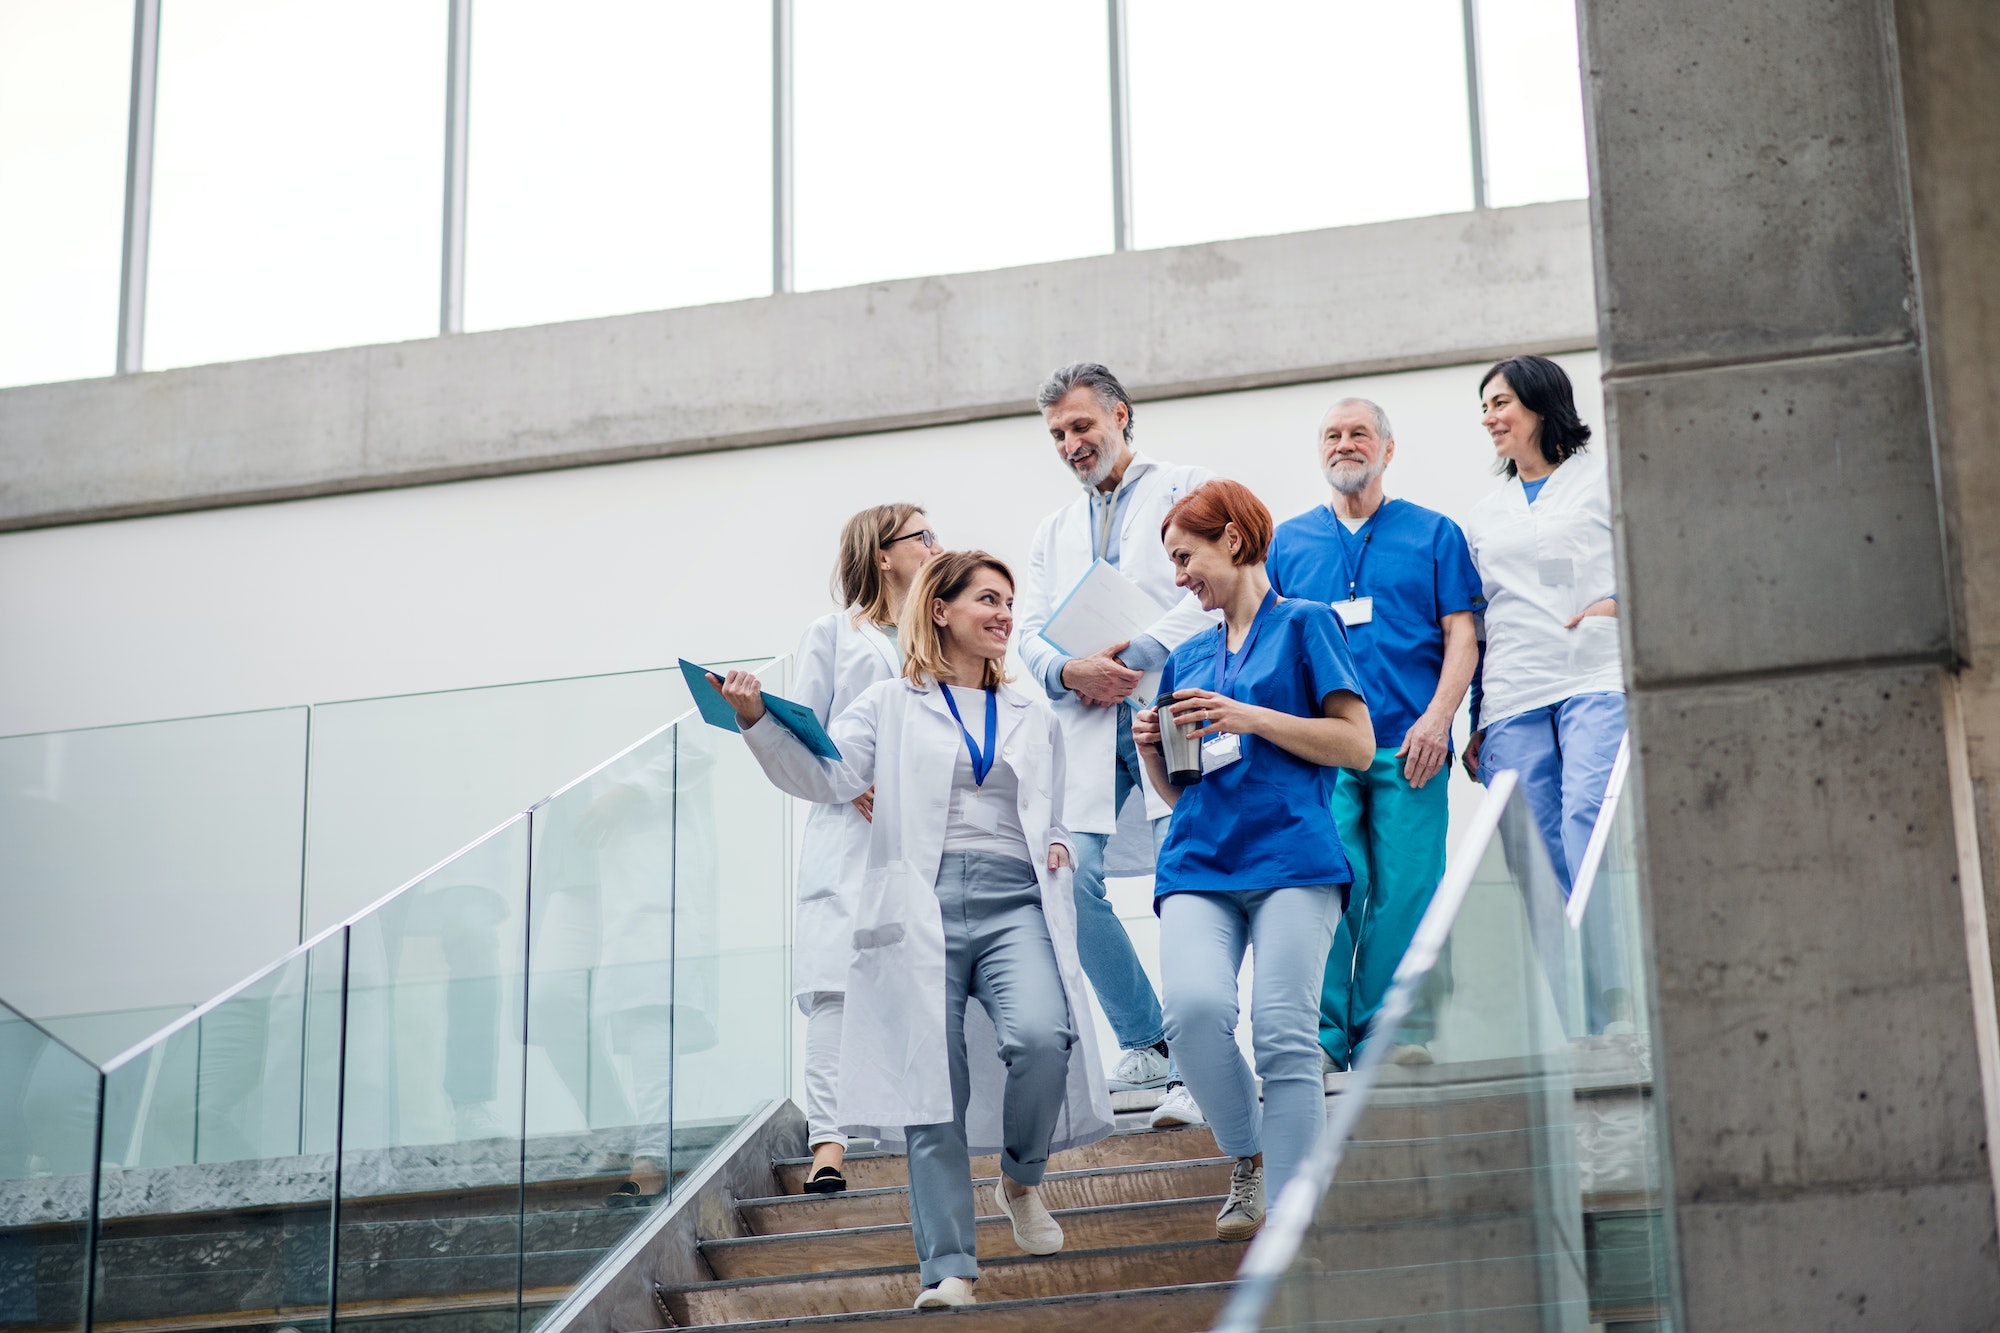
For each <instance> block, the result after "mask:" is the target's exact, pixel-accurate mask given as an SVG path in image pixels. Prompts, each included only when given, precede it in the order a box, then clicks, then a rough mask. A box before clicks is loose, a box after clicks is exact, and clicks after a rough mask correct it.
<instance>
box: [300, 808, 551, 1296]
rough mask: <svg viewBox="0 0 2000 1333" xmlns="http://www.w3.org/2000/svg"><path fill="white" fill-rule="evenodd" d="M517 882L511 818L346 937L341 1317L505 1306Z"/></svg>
mask: <svg viewBox="0 0 2000 1333" xmlns="http://www.w3.org/2000/svg"><path fill="white" fill-rule="evenodd" d="M527 880H528V820H527V817H526V816H520V817H517V818H515V819H514V820H512V821H510V822H509V823H508V824H506V825H505V826H504V827H502V828H499V829H496V830H495V831H494V832H493V833H491V834H489V835H487V837H485V838H484V839H482V840H481V841H479V842H478V843H475V844H474V845H473V846H471V847H468V848H466V849H465V850H464V851H463V852H461V853H459V854H458V855H457V856H456V857H454V858H452V859H451V860H450V861H448V862H446V863H445V864H444V865H442V866H439V867H438V868H437V869H436V870H434V871H432V872H431V873H430V874H428V875H426V876H425V877H424V878H423V879H422V880H420V881H418V882H417V883H415V884H412V885H411V886H409V887H408V888H406V889H404V890H403V891H402V892H401V893H400V894H398V895H397V896H396V897H394V898H392V899H390V900H389V901H387V902H385V903H383V904H381V905H380V906H379V907H377V908H375V909H374V910H373V911H371V912H370V913H368V914H367V915H366V916H364V917H362V918H361V919H360V920H358V921H356V922H354V923H353V925H351V926H349V927H348V936H349V944H348V979H347V1041H346V1047H347V1058H346V1066H345V1080H344V1082H343V1086H342V1098H341V1122H340V1123H341V1148H340V1171H341V1176H340V1225H341V1233H340V1252H339V1257H338V1260H337V1265H338V1284H339V1285H338V1318H339V1319H340V1320H342V1321H352V1320H358V1319H363V1318H366V1317H367V1316H368V1315H369V1314H370V1313H371V1312H382V1311H384V1310H386V1309H389V1308H391V1307H394V1308H398V1309H402V1310H406V1311H408V1318H409V1319H411V1320H413V1321H417V1322H422V1320H423V1319H424V1318H427V1317H431V1316H432V1315H433V1314H434V1315H435V1317H436V1318H439V1319H451V1318H453V1317H461V1318H462V1317H463V1316H464V1315H465V1313H466V1312H467V1311H469V1310H473V1309H483V1310H489V1311H500V1310H505V1311H509V1312H511V1311H512V1310H513V1309H514V1308H515V1303H516V1301H517V1299H518V1293H519V1281H520V1219H521V1143H520V1140H521V1098H522V1081H521V1080H522V1069H521V1031H522V1012H523V1004H524V1000H525V995H524V991H525V987H524V985H523V980H524V978H523V951H524V946H525V939H524V934H525V931H526V927H527V907H528V901H527V899H528V893H527V889H528V884H527ZM454 1310H455V1311H457V1315H456V1316H454V1314H453V1313H452V1311H454Z"/></svg>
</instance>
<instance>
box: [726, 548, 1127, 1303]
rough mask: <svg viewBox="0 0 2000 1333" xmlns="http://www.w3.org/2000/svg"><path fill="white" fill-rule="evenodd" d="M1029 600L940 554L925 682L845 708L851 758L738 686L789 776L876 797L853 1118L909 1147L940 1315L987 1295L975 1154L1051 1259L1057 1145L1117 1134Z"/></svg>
mask: <svg viewBox="0 0 2000 1333" xmlns="http://www.w3.org/2000/svg"><path fill="white" fill-rule="evenodd" d="M1013 600H1014V580H1013V576H1012V574H1011V573H1009V572H1008V570H1007V567H1006V566H1005V565H1004V564H1002V563H1001V562H1000V561H998V560H996V559H994V558H993V557H992V556H989V555H986V554H985V553H984V552H979V551H962V552H956V553H953V554H949V555H944V556H940V557H939V558H938V559H936V560H934V561H932V562H931V563H930V564H929V565H927V566H926V567H925V568H924V570H923V572H922V574H920V575H919V576H918V579H917V582H916V585H915V586H914V587H913V588H912V590H911V592H910V596H909V600H908V602H907V603H906V604H905V606H904V608H903V616H902V620H901V622H900V641H901V644H902V647H903V650H904V653H905V661H904V667H903V676H902V677H901V678H900V679H898V680H894V681H886V682H883V683H881V684H878V685H874V686H871V687H869V689H867V690H866V691H864V692H863V693H862V695H861V697H860V698H859V699H857V700H855V702H854V704H853V706H852V707H850V708H849V709H848V710H847V711H846V712H844V713H842V714H841V715H840V716H839V717H837V718H836V719H834V723H833V726H832V727H831V728H830V733H831V735H832V738H833V741H834V743H835V745H837V746H838V747H839V750H840V753H841V758H840V759H838V760H829V759H820V758H816V757H815V756H814V755H813V754H812V753H811V752H810V751H809V750H807V749H806V747H805V746H804V745H803V744H801V743H800V742H799V741H798V740H797V739H796V738H794V737H793V736H792V735H791V734H790V733H789V732H787V731H785V730H784V729H783V728H781V727H780V726H779V725H778V724H777V723H776V722H775V721H773V720H772V719H770V718H769V717H768V716H767V715H766V712H765V709H764V706H763V702H762V697H761V695H760V693H759V689H758V684H757V681H756V679H755V678H754V677H752V676H751V675H749V674H748V673H746V672H737V671H732V672H731V673H730V675H729V678H728V680H727V681H725V682H723V683H722V692H723V697H724V698H726V699H728V700H729V702H730V704H731V706H733V707H734V708H735V710H736V714H737V721H738V723H739V725H740V726H741V727H742V730H743V739H744V740H745V741H746V742H747V743H748V744H749V746H750V749H751V752H752V753H753V754H754V755H755V756H756V757H757V761H758V762H759V763H760V764H761V765H763V768H764V771H765V773H766V774H767V775H769V776H770V778H771V780H772V781H773V782H775V783H776V784H777V785H778V786H779V787H781V788H782V789H784V790H785V791H788V792H791V793H792V794H793V795H795V796H799V797H801V798H803V799H805V800H810V801H819V802H825V803H831V802H835V801H851V800H853V799H854V798H855V797H856V796H859V795H860V794H861V793H863V792H865V791H867V790H869V789H870V788H871V787H873V788H874V790H875V808H874V816H875V817H874V821H873V823H872V824H871V825H870V828H869V836H868V853H867V870H866V872H865V874H864V875H863V877H862V881H861V890H860V892H859V893H858V894H857V895H856V896H855V898H854V899H853V901H852V933H851V939H852V942H853V945H854V957H853V961H852V963H851V965H850V967H849V970H848V975H847V1004H846V1017H845V1024H844V1030H843V1041H842V1051H841V1069H840V1090H839V1107H840V1119H841V1122H842V1128H843V1129H845V1130H847V1131H848V1132H849V1133H853V1134H862V1135H867V1136H869V1137H873V1138H877V1139H881V1140H883V1141H885V1142H888V1143H891V1144H896V1143H907V1144H908V1146H909V1156H910V1188H911V1196H910V1212H911V1224H912V1229H913V1232H914V1236H915V1240H916V1246H917V1256H918V1259H919V1269H920V1275H921V1277H922V1281H923V1286H924V1290H923V1292H922V1294H921V1295H920V1296H918V1298H917V1305H918V1308H920V1309H921V1308H926V1307H930V1306H942V1305H964V1304H969V1303H970V1302H971V1300H972V1282H973V1281H975V1280H976V1279H977V1277H978V1272H979V1268H978V1263H977V1260H976V1247H975V1245H974V1231H973V1222H974V1212H975V1210H974V1203H973V1193H972V1178H971V1169H970V1157H971V1156H972V1155H973V1154H976V1153H985V1152H996V1151H997V1152H999V1153H1000V1154H1001V1176H1002V1179H1001V1182H1000V1183H999V1185H998V1186H997V1187H996V1188H995V1191H994V1194H995V1199H994V1202H995V1206H996V1207H997V1209H998V1210H999V1211H1000V1212H1001V1213H1002V1214H1004V1215H1005V1216H1007V1217H1008V1218H1009V1219H1010V1220H1011V1222H1012V1223H1013V1230H1014V1239H1015V1243H1016V1244H1017V1245H1019V1246H1020V1247H1021V1248H1022V1249H1024V1250H1026V1251H1028V1252H1029V1253H1034V1254H1048V1253H1053V1252H1054V1251H1056V1250H1057V1249H1060V1248H1061V1246H1062V1229H1061V1228H1060V1227H1059V1226H1058V1225H1057V1224H1056V1222H1055V1219H1054V1218H1053V1217H1051V1216H1050V1215H1049V1212H1048V1209H1047V1207H1046V1206H1045V1205H1044V1204H1043V1203H1042V1201H1041V1198H1040V1191H1039V1188H1038V1186H1039V1185H1040V1182H1041V1179H1042V1175H1043V1173H1044V1172H1045V1171H1046V1169H1047V1166H1048V1158H1049V1154H1050V1153H1051V1152H1056V1151H1060V1150H1062V1149H1064V1148H1068V1147H1073V1146H1077V1145H1081V1144H1085V1143H1091V1142H1094V1141H1096V1140H1097V1139H1100V1138H1102V1137H1104V1136H1105V1135H1106V1134H1108V1133H1110V1132H1111V1124H1112V1121H1111V1104H1110V1094H1109V1092H1108V1091H1107V1089H1106V1088H1105V1085H1104V1079H1103V1075H1102V1074H1101V1072H1099V1071H1100V1070H1101V1065H1100V1064H1099V1061H1098V1056H1097V1051H1096V1042H1095V1039H1094V1035H1093V1031H1092V1024H1091V1020H1090V1002H1089V1000H1088V998H1086V997H1087V995H1088V992H1087V990H1086V989H1085V984H1086V983H1085V981H1084V977H1083V970H1082V967H1081V966H1080V965H1079V963H1078V962H1077V956H1076V905H1075V902H1074V899H1073V897H1072V894H1073V889H1072V887H1071V876H1072V869H1071V866H1072V863H1073V860H1074V853H1073V851H1072V848H1071V836H1070V834H1069V833H1068V832H1067V831H1066V830H1065V829H1064V827H1063V824H1062V793H1063V779H1064V771H1063V748H1062V747H1063V740H1062V731H1061V728H1060V727H1059V726H1058V725H1057V723H1056V719H1055V714H1054V712H1053V710H1051V709H1050V707H1049V705H1048V701H1047V700H1046V699H1045V698H1043V697H1042V696H1041V692H1039V691H1028V690H1021V689H1016V688H1015V687H1013V686H1012V685H1009V684H1007V683H1006V678H1005V675H1004V663H1005V661H1006V656H1007V643H1008V638H1009V636H1010V634H1011V633H1012V630H1013ZM968 998H976V999H978V1000H979V1002H980V1003H979V1004H978V1005H968V1004H967V1003H966V1001H967V999H968Z"/></svg>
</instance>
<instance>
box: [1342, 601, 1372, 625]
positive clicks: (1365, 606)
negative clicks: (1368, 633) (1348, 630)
mask: <svg viewBox="0 0 2000 1333" xmlns="http://www.w3.org/2000/svg"><path fill="white" fill-rule="evenodd" d="M1333 613H1334V614H1335V615H1337V616H1339V617H1340V623H1341V624H1343V625H1365V624H1367V623H1368V622H1369V621H1371V620H1373V619H1374V618H1375V599H1374V598H1373V597H1350V598H1348V599H1347V600H1346V601H1344V602H1335V603H1334V604H1333Z"/></svg>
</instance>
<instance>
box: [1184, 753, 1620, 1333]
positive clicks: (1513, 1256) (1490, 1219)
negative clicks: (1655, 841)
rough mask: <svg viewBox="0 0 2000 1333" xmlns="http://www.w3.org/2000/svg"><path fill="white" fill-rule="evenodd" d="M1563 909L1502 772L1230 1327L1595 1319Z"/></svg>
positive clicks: (1272, 1227)
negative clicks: (1562, 990) (1554, 969)
mask: <svg viewBox="0 0 2000 1333" xmlns="http://www.w3.org/2000/svg"><path fill="white" fill-rule="evenodd" d="M1561 911H1562V887H1561V885H1560V883H1559V881H1558V880H1557V878H1556V875H1555V872H1554V870H1553V868H1552V867H1551V865H1550V863H1549V858H1548V854H1547V851H1546V850H1545V848H1544V847H1543V846H1542V843H1541V839H1540V837H1539V836H1537V835H1535V833H1534V824H1533V820H1532V819H1531V818H1530V817H1529V815H1528V812H1527V809H1526V802H1525V800H1523V799H1522V798H1521V796H1520V794H1519V791H1518V789H1517V787H1516V786H1515V782H1514V776H1513V775H1512V774H1503V775H1501V776H1500V777H1499V778H1497V779H1496V780H1495V782H1494V784H1493V786H1492V788H1491V789H1490V790H1489V792H1488V794H1487V796H1486V797H1485V800H1484V802H1483V804H1482V805H1481V806H1480V808H1479V810H1478V812H1477V814H1476V815H1475V817H1474V821H1473V826H1472V827H1471V828H1470V829H1469V830H1468V831H1467V833H1466V835H1465V837H1464V838H1463V840H1462V841H1461V843H1460V846H1459V847H1458V849H1457V850H1456V851H1455V852H1454V853H1453V856H1452V859H1451V863H1450V866H1449V868H1448V869H1447V871H1446V874H1445V878H1444V881H1443V882H1442V883H1441V884H1440V885H1439V888H1438V892H1437V894H1436V896H1435V898H1434V900H1433V902H1432V906H1431V908H1430V910H1429V912H1428V913H1427V914H1426V916H1425V918H1424V923H1423V925H1422V927H1421V928H1420V929H1419V931H1418V935H1417V939H1416V941H1415V943H1413V944H1412V946H1411V948H1410V950H1409V953H1408V954H1407V955H1406V957H1405V958H1404V960H1403V963H1402V966H1401V967H1400V968H1399V970H1398V972H1397V976H1396V982H1395V984H1394V986H1392V987H1391V989H1390V993H1389V996H1388V998H1387V999H1386V1000H1385V1001H1384V1004H1383V1008H1382V1011H1381V1016H1380V1018H1378V1019H1377V1023H1378V1024H1379V1027H1380V1031H1381V1032H1382V1033H1383V1034H1393V1035H1390V1036H1389V1039H1387V1040H1382V1039H1380V1038H1379V1037H1378V1038H1376V1039H1373V1040H1370V1041H1369V1042H1367V1043H1366V1044H1365V1045H1364V1047H1363V1051H1362V1056H1361V1059H1360V1060H1359V1061H1358V1063H1357V1065H1356V1068H1355V1072H1354V1075H1353V1076H1352V1079H1351V1081H1350V1083H1349V1085H1348V1087H1347V1090H1346V1091H1345V1092H1344V1093H1343V1094H1342V1095H1341V1096H1339V1097H1337V1098H1336V1099H1335V1102H1334V1108H1333V1113H1332V1115H1331V1117H1330V1119H1329V1123H1328V1125H1327V1129H1326V1132H1325V1133H1324V1134H1323V1135H1322V1136H1321V1138H1320V1140H1319V1142H1318V1144H1317V1145H1316V1147H1315V1150H1314V1153H1313V1156H1312V1157H1311V1158H1310V1159H1309V1161H1308V1164H1307V1166H1306V1167H1305V1168H1303V1169H1302V1170H1301V1171H1300V1173H1299V1174H1298V1176H1296V1177H1295V1178H1294V1179H1293V1180H1292V1181H1291V1182H1290V1183H1289V1184H1288V1185H1287V1187H1286V1189H1285V1191H1284V1193H1283V1195H1282V1196H1281V1197H1280V1198H1279V1199H1278V1200H1276V1201H1275V1203H1274V1205H1273V1207H1272V1210H1271V1215H1270V1219H1269V1221H1268V1222H1267V1223H1266V1226H1265V1229H1264V1233H1263V1235H1262V1236H1260V1237H1259V1239H1258V1241H1257V1244H1256V1245H1255V1246H1254V1247H1253V1249H1252V1250H1251V1253H1250V1254H1249V1255H1248V1256H1247V1257H1246V1259H1245V1263H1244V1266H1243V1273H1242V1276H1243V1278H1244V1281H1243V1284H1242V1286H1241V1288H1240V1289H1239V1291H1238V1293H1237V1295H1236V1297H1235V1298H1234V1299H1233V1300H1232V1302H1231V1304H1230V1306H1229V1308H1228V1310H1227V1311H1226V1312H1225V1314H1224V1317H1223V1320H1222V1322H1221V1323H1220V1324H1219V1325H1218V1327H1219V1328H1223V1329H1229V1330H1249V1329H1259V1328H1311V1329H1357V1330H1358V1329H1376V1328H1399V1329H1401V1328H1407V1329H1433V1328H1435V1329H1440V1330H1443V1329H1457V1328H1482V1329H1486V1328H1493V1329H1515V1328H1519V1329H1537V1330H1563V1331H1569V1330H1574V1331H1575V1333H1583V1330H1585V1329H1587V1328H1589V1326H1590V1312H1589V1305H1588V1299H1587V1285H1586V1278H1587V1266H1586V1259H1585V1252H1584V1228H1583V1217H1582V1193H1581V1186H1580V1177H1579V1172H1578V1165H1577V1148H1576V1144H1577V1138H1576V1129H1575V1125H1574V1119H1573V1112H1572V1103H1573V1100H1574V1097H1573V1088H1572V1082H1571V1077H1570V1048H1569V1041H1568V1039H1567V1037H1566V1036H1565V1033H1564V1029H1563V1024H1562V1019H1561V1014H1560V1007H1559V1001H1558V996H1557V993H1556V990H1555V988H1554V987H1552V986H1551V985H1550V981H1549V978H1550V975H1551V972H1550V969H1549V967H1548V966H1547V965H1546V960H1547V959H1549V958H1550V956H1551V955H1552V954H1553V955H1554V957H1555V958H1556V959H1557V960H1560V957H1561V947H1562V943H1563V942H1562V940H1561V938H1560V935H1558V936H1557V937H1556V938H1555V939H1554V940H1549V939H1546V938H1543V935H1544V932H1546V931H1547V930H1548V929H1549V928H1550V922H1551V921H1553V923H1554V927H1555V929H1557V930H1558V931H1560V930H1561V929H1562V917H1561ZM1447 950H1448V951H1449V956H1450V959H1451V963H1450V969H1449V975H1448V976H1446V974H1445V973H1444V972H1443V971H1442V970H1440V969H1439V968H1438V967H1437V966H1436V964H1437V960H1438V958H1439V956H1440V954H1441V953H1444V952H1445V951H1447ZM1558 965H1559V961H1558ZM1557 975H1558V976H1559V975H1560V973H1559V972H1558V973H1557ZM1420 997H1421V998H1423V999H1425V1000H1427V1001H1428V1002H1429V1010H1430V1015H1431V1024H1432V1028H1431V1030H1430V1031H1429V1033H1428V1034H1427V1036H1426V1039H1425V1042H1424V1044H1425V1045H1426V1046H1427V1047H1428V1050H1429V1052H1430V1054H1431V1057H1432V1061H1433V1062H1432V1063H1430V1064H1418V1065H1405V1064H1395V1063H1389V1062H1388V1060H1387V1053H1388V1052H1389V1051H1390V1050H1392V1049H1393V1048H1395V1047H1396V1046H1398V1045H1401V1044H1404V1043H1405V1040H1406V1036H1407V1037H1409V1038H1414V1037H1416V1036H1418V1035H1420V1034H1417V1033H1414V1032H1411V1031H1409V1030H1408V1029H1407V1027H1406V1024H1407V1022H1408V1019H1409V1015H1410V1012H1411V1009H1412V1007H1413V1005H1414V1004H1415V1003H1416V1002H1417V1001H1418V1000H1419V998H1420Z"/></svg>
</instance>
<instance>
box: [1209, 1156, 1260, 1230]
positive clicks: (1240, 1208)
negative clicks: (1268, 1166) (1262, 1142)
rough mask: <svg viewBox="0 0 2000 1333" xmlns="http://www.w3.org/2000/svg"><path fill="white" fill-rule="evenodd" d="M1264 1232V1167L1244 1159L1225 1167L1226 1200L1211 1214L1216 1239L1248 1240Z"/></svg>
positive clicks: (1238, 1159)
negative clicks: (1213, 1216) (1226, 1176)
mask: <svg viewBox="0 0 2000 1333" xmlns="http://www.w3.org/2000/svg"><path fill="white" fill-rule="evenodd" d="M1263 1229H1264V1168H1263V1167H1261V1166H1258V1165H1257V1164H1256V1162H1254V1161H1252V1160H1251V1159H1250V1158H1248V1157H1239V1158H1237V1159H1236V1165H1235V1166H1232V1167H1231V1168H1229V1197H1228V1198H1227V1199H1224V1200H1223V1201H1222V1211H1221V1212H1219V1213H1217V1214H1216V1215H1215V1238H1216V1239H1217V1240H1249V1239H1250V1238H1251V1237H1252V1236H1254V1235H1256V1234H1257V1233H1258V1232H1259V1231H1262V1230H1263Z"/></svg>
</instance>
